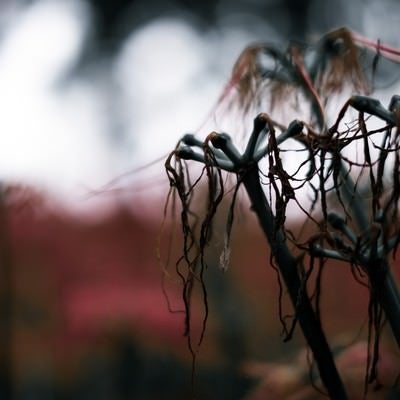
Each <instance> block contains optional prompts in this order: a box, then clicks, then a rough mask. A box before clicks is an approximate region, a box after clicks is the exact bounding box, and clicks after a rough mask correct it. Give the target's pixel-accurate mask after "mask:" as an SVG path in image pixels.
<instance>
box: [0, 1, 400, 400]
mask: <svg viewBox="0 0 400 400" xmlns="http://www.w3.org/2000/svg"><path fill="white" fill-rule="evenodd" d="M399 22H400V3H399V2H397V1H394V0H381V1H372V0H363V1H361V0H353V1H351V2H348V1H345V0H336V1H331V2H321V1H313V0H304V1H301V2H300V1H296V0H264V1H261V0H251V1H249V0H248V1H244V0H243V1H240V0H236V1H228V0H216V1H210V0H204V1H187V0H168V1H157V0H147V1H143V0H133V1H127V0H115V1H105V0H104V1H102V0H98V1H95V0H36V1H35V0H30V1H29V0H19V1H18V0H1V1H0V132H1V134H0V180H1V181H0V182H1V186H0V190H1V192H0V220H1V222H0V251H1V253H0V257H1V261H0V310H1V313H0V318H1V321H0V328H1V329H0V398H1V399H21V400H28V399H29V400H34V399H38V400H39V399H40V400H47V399H72V398H73V399H96V400H101V399H104V400H111V399H118V400H126V399H188V398H190V396H191V393H192V383H191V371H192V364H191V362H192V360H191V356H190V353H189V351H188V349H187V340H186V338H184V337H183V314H182V313H181V312H175V313H171V312H169V311H168V307H167V301H166V299H165V296H164V294H163V290H162V285H161V282H162V279H161V276H162V267H161V266H160V265H159V262H158V260H157V257H156V253H157V248H159V249H160V251H161V254H162V257H163V259H165V258H166V257H167V256H166V255H167V247H168V245H167V242H168V240H167V239H165V240H164V242H166V243H164V242H162V243H161V245H160V246H158V242H157V240H158V237H159V233H160V224H161V221H162V218H163V205H164V200H165V196H166V193H167V191H168V182H167V178H166V176H165V173H164V171H163V162H164V159H165V158H166V155H167V154H168V152H169V151H171V150H172V149H173V148H174V146H175V144H176V142H177V140H178V139H179V138H180V137H181V136H182V134H183V133H185V132H196V133H197V134H199V135H200V136H201V135H202V134H203V135H204V134H205V133H208V132H209V130H211V129H219V128H221V124H222V123H221V124H220V123H219V121H215V120H213V119H212V118H210V111H211V110H212V108H213V106H214V105H215V104H216V101H217V100H218V97H219V95H220V94H221V91H222V89H223V87H224V84H225V83H226V82H227V80H228V79H229V75H230V71H231V69H232V66H233V64H234V62H235V60H236V59H237V57H238V55H239V54H240V53H241V51H242V50H243V48H244V47H245V46H246V45H248V44H249V43H251V42H254V41H268V42H277V43H282V45H283V46H286V45H287V43H288V41H289V40H298V41H302V40H308V39H310V38H313V37H318V36H320V35H321V34H322V33H324V32H326V31H328V30H331V29H333V28H337V27H340V26H348V27H350V28H351V29H353V30H355V31H357V32H359V33H361V34H363V35H365V36H368V37H370V38H371V39H373V40H375V39H378V38H379V39H381V40H382V42H384V43H388V44H390V45H392V46H400V43H399V42H400V38H399V36H398V25H399ZM209 127H211V128H210V129H209ZM207 129H209V130H208V131H207ZM245 213H246V210H244V209H243V210H242V218H239V220H240V223H241V227H240V234H239V233H238V232H237V231H238V230H236V231H234V237H233V246H232V248H233V253H234V254H233V256H232V259H233V261H232V266H231V269H230V270H229V272H228V273H225V274H223V273H222V272H221V271H220V270H219V269H218V267H217V264H218V255H215V259H214V264H215V265H214V266H215V268H210V270H209V271H208V275H207V279H208V287H209V302H210V320H209V326H208V328H207V333H206V337H205V340H204V343H203V345H202V347H201V349H200V352H199V354H198V357H197V363H196V366H197V368H196V376H195V384H194V386H195V389H196V394H197V396H198V397H197V398H199V399H242V398H246V396H251V393H252V391H253V390H254V388H255V387H256V385H257V382H258V378H260V376H261V377H265V376H266V374H267V375H268V376H269V378H268V379H270V381H269V385H270V386H269V388H270V389H269V390H270V392H269V393H270V397H269V398H273V397H272V396H273V394H272V393H273V392H272V389H273V388H274V387H276V386H277V385H278V386H285V385H286V387H289V386H290V384H291V382H292V381H296V380H297V381H301V380H302V379H303V382H306V381H307V371H306V373H305V375H304V376H303V375H301V374H300V373H297V372H296V371H295V372H296V373H295V372H293V369H292V370H289V371H288V370H287V369H285V368H286V367H285V365H286V364H285V363H288V362H291V363H292V364H293V361H291V360H293V359H295V360H297V361H296V362H299V363H301V361H298V360H299V357H300V358H301V354H302V353H301V351H302V350H301V349H302V346H303V342H302V338H301V335H300V334H296V335H295V337H294V339H293V340H292V341H291V342H289V343H285V344H283V343H282V340H281V337H280V330H281V327H280V324H279V322H278V301H277V298H278V292H279V287H278V284H277V280H276V275H275V272H274V271H273V270H272V269H271V268H270V267H269V266H268V261H267V260H268V253H267V250H266V246H265V242H264V239H263V237H262V235H261V234H260V232H259V231H258V228H257V225H256V224H255V223H254V222H255V221H254V220H253V219H252V217H248V216H246V218H244V217H243V216H244V215H246V214H245ZM290 223H292V224H293V227H294V229H295V228H296V226H298V224H299V223H300V222H299V221H290ZM169 230H172V231H174V228H173V227H172V228H171V227H170V221H169V220H167V221H166V227H165V231H166V232H168V231H169ZM179 245H180V244H179V238H178V239H177V240H176V241H175V242H174V243H173V244H172V250H171V259H172V260H174V257H176V256H177V255H178V254H179V249H180V247H179ZM210 257H212V254H211V256H210ZM212 264H213V261H212V259H211V261H210V265H211V266H212ZM327 276H328V277H327V278H325V279H329V280H330V281H329V282H330V283H331V284H330V285H329V287H330V288H331V289H330V290H331V292H329V291H328V292H327V293H326V294H324V299H323V301H324V307H325V308H324V310H326V311H325V313H326V315H329V318H327V321H326V327H327V331H328V333H329V335H330V337H331V338H333V340H334V341H336V342H337V343H338V345H343V344H344V343H350V342H351V341H352V340H353V339H354V338H355V337H356V336H357V332H358V330H359V328H360V327H362V326H363V323H365V318H366V314H365V310H366V308H365V306H366V304H367V303H366V301H367V300H366V291H365V290H364V289H363V288H362V287H360V286H359V285H355V284H353V283H352V281H349V280H348V271H344V270H342V269H340V268H336V269H335V268H332V270H330V271H329V272H328V275H327ZM338 286H340V288H341V295H340V296H339V297H340V298H338V296H337V287H338ZM167 289H168V290H167V292H168V294H169V297H170V299H169V300H170V302H171V306H172V308H174V309H175V310H182V304H181V300H180V294H181V287H180V286H179V284H178V283H177V282H175V281H174V280H173V279H172V280H171V281H170V282H168V287H167ZM349 297H351V299H352V300H351V302H350V303H349V302H348V298H349ZM196 304H197V303H196ZM196 304H195V307H196ZM199 307H201V303H200V302H199ZM198 324H199V325H200V324H201V319H199V321H198ZM195 328H196V326H195ZM299 354H300V356H299ZM279 368H281V369H279ZM272 369H273V370H274V371H275V372H276V371H278V372H279V373H276V374H275V375H274V374H271V370H272ZM260 371H261V372H260ZM281 371H282V373H281V374H280V372H281ZM302 373H303V372H302ZM296 374H297V375H296ZM293 376H295V378H293ZM271 377H272V378H271ZM288 382H289V383H288ZM274 385H275V386H274ZM277 390H278V389H277ZM278 392H279V390H278ZM279 396H281V397H279ZM282 396H283V395H282V394H278V395H277V397H276V398H283V397H282ZM248 398H250V397H248ZM254 398H255V397H254Z"/></svg>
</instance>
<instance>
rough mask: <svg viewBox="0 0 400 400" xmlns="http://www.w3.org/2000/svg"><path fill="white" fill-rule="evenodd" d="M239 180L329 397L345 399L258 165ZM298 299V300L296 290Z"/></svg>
mask: <svg viewBox="0 0 400 400" xmlns="http://www.w3.org/2000/svg"><path fill="white" fill-rule="evenodd" d="M241 178H242V182H243V184H244V186H245V188H246V191H247V193H248V195H249V197H250V200H251V203H252V210H253V211H254V212H255V213H256V215H257V217H258V221H259V223H260V225H261V228H262V230H263V231H264V234H265V236H266V237H267V240H268V242H269V245H270V247H271V250H272V251H273V254H274V256H275V260H276V263H277V266H278V268H279V271H280V273H281V276H282V278H283V280H284V282H285V285H286V287H287V290H288V293H289V296H290V299H291V301H292V304H293V306H294V307H295V308H296V312H297V318H298V321H299V324H300V327H301V329H302V331H303V334H304V336H305V339H306V341H307V344H308V346H309V347H310V349H311V351H312V353H313V355H314V359H315V361H316V364H317V366H318V369H319V373H320V376H321V380H322V382H323V384H324V385H325V387H326V390H327V391H328V394H329V396H330V398H331V399H336V400H340V399H343V400H344V399H347V394H346V391H345V388H344V385H343V382H342V380H341V378H340V376H339V373H338V371H337V369H336V365H335V362H334V359H333V355H332V352H331V349H330V348H329V345H328V342H327V340H326V337H325V334H324V332H323V329H322V326H321V323H320V320H319V319H318V318H317V316H316V314H315V312H314V309H313V307H312V304H311V301H310V299H309V297H308V295H307V293H306V292H304V291H302V289H301V287H302V284H301V280H300V277H299V274H298V271H297V263H296V260H295V258H294V257H293V255H292V254H291V253H290V251H289V249H288V248H287V246H286V243H285V240H284V235H283V233H282V231H281V230H279V229H278V230H276V229H275V221H274V215H273V213H272V210H271V207H270V205H269V203H268V201H267V199H266V197H265V193H264V191H263V189H262V187H261V184H260V178H259V173H258V167H257V165H254V166H253V167H252V168H251V169H249V170H247V171H246V172H245V173H244V174H243V176H242V177H241ZM300 293H301V299H300V300H301V301H300V302H299V298H298V297H299V294H300Z"/></svg>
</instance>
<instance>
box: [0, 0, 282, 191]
mask: <svg viewBox="0 0 400 400" xmlns="http://www.w3.org/2000/svg"><path fill="white" fill-rule="evenodd" d="M9 4H14V2H13V1H12V0H10V1H9ZM84 4H85V3H84V2H82V1H79V0H42V1H37V2H33V3H32V4H31V5H30V6H29V7H28V8H25V9H24V10H23V11H20V10H18V8H15V10H14V9H12V7H10V10H9V14H10V15H9V18H8V20H7V25H6V26H4V22H3V20H4V18H0V23H1V24H3V28H5V29H3V36H2V37H1V40H0V179H6V180H15V181H18V182H26V183H30V184H34V185H35V186H37V187H39V188H44V189H46V190H50V191H52V192H55V193H59V194H61V195H62V196H64V197H71V198H76V196H78V198H81V197H80V196H82V194H85V193H86V192H87V191H88V190H91V189H98V188H101V186H102V185H103V184H105V183H106V182H107V181H109V180H110V179H112V178H114V177H116V176H118V175H119V174H121V173H123V172H125V171H129V170H131V169H134V168H136V167H139V166H141V165H143V164H146V163H148V162H150V161H152V160H154V159H156V158H158V157H160V156H162V155H164V154H166V153H167V152H168V151H170V150H171V149H172V148H173V147H174V145H175V143H176V142H177V140H178V139H179V138H180V137H181V136H182V134H183V133H185V132H188V131H195V130H196V129H197V128H199V126H201V124H202V123H203V122H204V121H205V119H206V118H207V116H208V113H209V111H210V109H211V107H212V106H213V105H214V104H215V102H216V100H217V98H218V95H219V94H220V92H221V89H222V87H223V85H224V83H225V82H226V80H227V78H228V77H229V73H230V69H231V67H232V65H233V63H234V61H235V59H236V58H237V56H238V55H239V53H240V52H241V50H242V49H243V48H244V47H245V46H246V45H247V44H249V43H251V42H253V41H255V40H257V39H258V40H265V39H266V38H267V39H268V40H276V39H277V33H276V32H273V31H272V30H271V29H270V28H268V27H266V24H265V23H260V20H258V19H257V18H256V17H254V16H252V17H250V16H245V15H240V20H241V21H244V22H242V26H246V27H247V29H246V30H244V29H241V28H240V25H239V24H238V21H237V19H235V16H234V15H233V16H232V15H230V16H229V18H228V17H227V18H226V20H223V18H222V17H221V18H222V19H221V20H220V28H219V30H218V32H217V31H214V32H213V31H210V32H209V33H207V34H206V35H203V36H200V35H199V34H198V32H196V31H195V30H194V29H193V28H192V27H191V26H190V25H188V24H187V23H185V22H184V21H182V20H177V19H168V18H164V19H159V20H154V21H152V22H151V23H149V24H148V25H146V26H144V27H143V28H142V29H140V30H137V31H134V32H133V33H132V34H131V36H130V37H129V38H128V39H127V41H126V42H125V44H124V45H123V46H122V49H121V51H120V53H119V55H118V56H117V58H116V59H115V60H113V61H111V62H110V63H108V64H106V65H105V66H103V65H100V66H99V67H98V70H97V71H94V73H93V75H92V76H89V77H88V76H85V77H81V78H74V77H73V78H72V79H70V80H67V81H64V83H63V84H60V82H62V77H63V74H64V73H65V72H67V71H68V68H69V67H70V66H72V65H73V63H74V62H75V61H76V60H77V57H78V55H79V51H80V49H81V46H82V43H83V40H84V37H85V33H86V31H87V29H88V25H87V24H88V22H87V21H88V20H87V19H86V18H84V17H85V15H86V14H85V13H86V12H87V10H86V9H85V7H84ZM2 11H3V12H4V9H3V10H2V9H1V7H0V13H1V12H2ZM2 15H3V14H2ZM250 18H252V19H253V20H249V19H250ZM110 91H111V93H114V92H113V91H115V96H114V95H112V96H110ZM112 112H114V113H115V112H116V113H117V116H118V117H120V119H121V129H122V132H123V137H124V147H125V149H121V148H118V147H117V146H115V145H113V144H112V140H111V139H110V138H111V135H110V129H111V127H110V118H109V113H112ZM211 128H212V129H219V128H221V127H219V126H212V127H211ZM211 128H210V130H211ZM160 171H161V172H160ZM151 173H152V174H153V175H152V176H153V177H154V175H155V174H156V175H157V174H158V175H160V176H162V164H159V165H158V166H157V168H156V169H154V168H153V170H152V172H151ZM135 179H136V180H139V181H140V180H142V181H144V182H146V180H147V181H149V180H148V179H147V178H146V177H145V176H144V175H143V173H142V174H141V175H140V176H136V177H134V178H133V180H135ZM152 183H153V182H152V181H150V184H152ZM154 184H155V183H154Z"/></svg>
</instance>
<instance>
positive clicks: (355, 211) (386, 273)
mask: <svg viewBox="0 0 400 400" xmlns="http://www.w3.org/2000/svg"><path fill="white" fill-rule="evenodd" d="M341 177H342V179H343V185H342V186H341V192H342V193H343V197H344V199H345V201H346V203H347V206H348V207H349V208H350V210H351V215H352V216H353V217H354V220H355V223H356V225H357V227H358V229H359V230H360V232H363V231H364V232H365V231H367V229H369V221H368V217H367V215H366V212H365V210H366V209H367V208H366V205H365V201H364V199H363V198H362V197H361V196H360V194H359V193H358V191H357V187H356V185H355V184H354V182H353V180H352V178H351V177H350V175H349V174H348V173H346V171H345V169H344V167H343V165H342V166H341ZM384 257H387V256H386V255H385V256H384ZM363 267H364V268H365V270H366V271H367V273H368V276H369V280H370V285H371V287H372V290H373V291H374V293H375V294H376V296H377V299H378V301H379V303H380V305H381V307H382V308H383V311H384V312H385V315H386V318H387V320H388V321H389V325H390V327H391V329H392V332H393V335H394V337H395V339H396V342H397V345H398V346H399V347H400V295H399V291H398V288H397V285H396V282H395V280H394V278H393V275H392V273H391V271H390V266H389V264H388V262H387V260H386V259H383V260H378V261H370V260H368V261H367V262H366V263H363ZM378 268H379V269H380V275H377V274H375V271H376V269H378Z"/></svg>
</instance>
